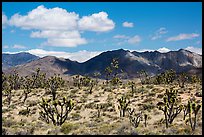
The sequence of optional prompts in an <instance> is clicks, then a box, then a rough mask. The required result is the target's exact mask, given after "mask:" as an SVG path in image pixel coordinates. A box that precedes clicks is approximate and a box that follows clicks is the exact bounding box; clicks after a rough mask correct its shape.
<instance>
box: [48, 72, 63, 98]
mask: <svg viewBox="0 0 204 137" xmlns="http://www.w3.org/2000/svg"><path fill="white" fill-rule="evenodd" d="M63 85H64V80H63V79H62V78H61V77H60V76H59V75H58V76H57V75H55V76H52V77H51V78H49V79H48V81H47V87H48V90H49V91H50V92H51V94H52V98H53V100H55V99H56V94H57V89H58V88H60V87H61V86H63Z"/></svg>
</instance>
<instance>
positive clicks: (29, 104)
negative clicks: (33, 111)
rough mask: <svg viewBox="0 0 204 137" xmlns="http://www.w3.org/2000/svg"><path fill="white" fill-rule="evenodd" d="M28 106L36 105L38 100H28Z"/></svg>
mask: <svg viewBox="0 0 204 137" xmlns="http://www.w3.org/2000/svg"><path fill="white" fill-rule="evenodd" d="M27 104H28V106H29V107H33V106H36V105H37V104H38V101H35V100H29V101H28V102H27Z"/></svg>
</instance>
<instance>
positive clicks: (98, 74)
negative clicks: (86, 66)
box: [93, 72, 101, 84]
mask: <svg viewBox="0 0 204 137" xmlns="http://www.w3.org/2000/svg"><path fill="white" fill-rule="evenodd" d="M100 75H101V73H100V72H94V74H93V76H94V78H95V79H96V84H98V77H99V76H100Z"/></svg>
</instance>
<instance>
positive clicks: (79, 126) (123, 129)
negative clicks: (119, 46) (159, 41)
mask: <svg viewBox="0 0 204 137" xmlns="http://www.w3.org/2000/svg"><path fill="white" fill-rule="evenodd" d="M137 81H138V80H137ZM137 81H136V83H137ZM142 86H143V89H144V93H143V94H142V93H141V92H140V90H141V88H142ZM71 87H72V86H71ZM167 87H168V86H165V85H141V84H139V83H137V84H136V93H135V94H134V96H130V101H131V104H130V105H129V107H130V108H134V109H135V111H136V112H140V111H143V112H144V113H146V114H147V115H148V120H147V127H145V126H144V120H143V121H141V122H140V124H139V126H138V127H137V128H134V127H133V126H132V125H131V123H130V122H129V118H128V115H127V114H128V112H126V117H120V116H119V109H118V105H119V103H118V101H117V100H118V99H119V98H120V97H121V96H122V95H127V94H129V92H130V90H131V89H130V87H128V86H127V85H126V86H124V85H123V86H120V87H119V88H118V89H113V90H108V89H109V87H106V86H105V85H102V84H99V85H98V86H95V87H94V89H93V93H92V94H89V93H88V88H87V87H83V88H82V89H81V90H78V89H77V87H72V89H70V88H68V89H67V88H65V89H61V90H58V91H57V94H58V95H59V96H62V95H66V96H68V98H72V99H74V100H75V102H76V106H75V107H74V109H73V110H72V111H71V113H70V114H69V115H68V119H67V120H66V122H65V123H64V127H66V125H67V127H66V128H67V130H66V131H64V130H63V128H62V127H63V125H62V126H61V127H60V126H54V125H53V124H52V123H49V124H47V123H46V122H44V121H42V120H40V119H39V108H40V107H39V105H38V103H39V101H40V100H41V97H46V98H48V97H49V96H50V95H47V94H46V91H45V90H44V89H37V90H34V91H33V92H32V93H31V94H29V97H28V99H27V100H26V102H25V104H22V100H23V98H21V99H19V97H20V96H21V95H22V93H23V91H22V90H17V91H13V98H12V101H11V105H10V107H8V105H7V104H6V103H5V102H4V100H5V96H2V101H3V102H2V104H3V106H2V127H3V129H5V131H6V134H34V135H41V134H58V135H60V134H70V135H72V134H82V135H87V134H92V135H95V134H118V135H120V134H123V135H124V134H136V133H137V134H153V135H158V134H199V135H201V134H202V114H201V112H202V108H201V111H200V112H199V114H198V122H197V127H196V130H195V131H194V133H192V132H191V129H190V125H186V124H185V121H184V120H183V111H182V112H181V113H180V114H179V115H178V117H176V118H175V120H174V122H173V124H172V125H171V126H170V127H169V128H168V129H166V128H165V123H164V122H163V123H162V122H160V121H161V120H162V119H164V115H163V112H162V111H161V110H158V109H157V107H156V104H157V103H158V102H159V101H162V98H159V97H158V95H159V94H163V93H164V92H165V89H166V88H167ZM175 88H177V89H178V90H179V92H181V91H182V90H183V91H182V92H181V93H179V96H178V97H179V98H181V102H182V103H184V104H186V103H187V100H188V99H189V98H190V97H192V96H194V95H195V93H196V91H202V86H201V85H197V87H195V86H194V85H192V84H188V85H187V86H186V87H185V89H180V88H179V87H175ZM104 89H106V90H104ZM195 99H196V100H197V101H198V100H200V101H199V103H200V104H202V97H195ZM96 104H106V105H107V106H106V108H104V109H103V110H102V111H101V116H100V117H99V118H97V109H96ZM29 105H32V106H31V107H29V108H30V109H31V114H29V115H28V116H25V115H19V111H21V110H23V109H26V107H27V106H29ZM144 105H149V106H151V107H152V108H151V109H149V111H148V110H144V109H143V106H144Z"/></svg>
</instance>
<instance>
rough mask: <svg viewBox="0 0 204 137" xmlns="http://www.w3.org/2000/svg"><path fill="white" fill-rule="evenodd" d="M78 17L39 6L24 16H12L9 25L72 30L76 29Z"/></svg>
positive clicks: (26, 27) (74, 14)
mask: <svg viewBox="0 0 204 137" xmlns="http://www.w3.org/2000/svg"><path fill="white" fill-rule="evenodd" d="M78 16H79V15H78V14H76V13H74V12H67V11H66V10H65V9H62V8H58V7H56V8H52V9H47V8H46V7H44V6H43V5H41V6H38V7H37V8H36V9H33V10H32V11H30V12H28V14H27V15H24V16H23V15H19V14H18V13H17V14H14V15H13V16H12V17H11V19H10V21H9V23H10V25H14V26H16V27H21V28H23V29H39V30H73V29H76V27H77V21H78V19H79V17H78Z"/></svg>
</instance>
